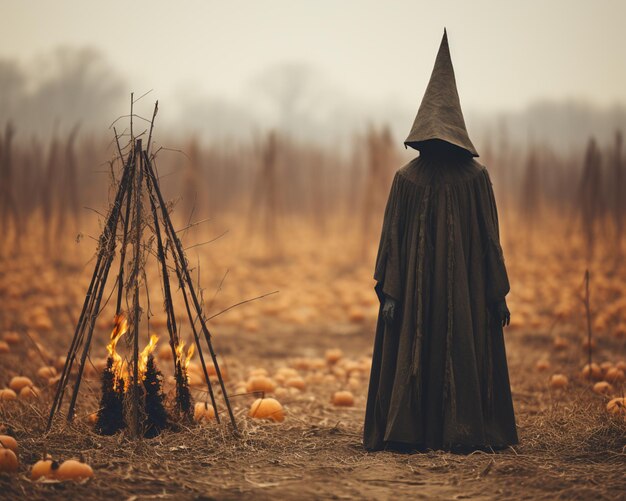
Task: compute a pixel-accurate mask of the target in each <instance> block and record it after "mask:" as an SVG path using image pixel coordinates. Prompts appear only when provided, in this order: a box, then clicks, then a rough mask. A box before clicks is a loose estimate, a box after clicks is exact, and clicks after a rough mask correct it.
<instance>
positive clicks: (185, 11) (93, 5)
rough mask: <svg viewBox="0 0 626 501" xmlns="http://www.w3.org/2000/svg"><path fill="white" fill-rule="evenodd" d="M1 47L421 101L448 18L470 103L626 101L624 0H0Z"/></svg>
mask: <svg viewBox="0 0 626 501" xmlns="http://www.w3.org/2000/svg"><path fill="white" fill-rule="evenodd" d="M0 5H1V12H0V56H1V57H19V58H20V59H24V60H28V59H32V58H33V57H34V56H36V55H38V54H42V53H44V52H46V51H48V50H49V49H51V48H52V47H55V46H58V45H70V46H86V45H90V46H95V47H97V48H99V49H101V50H102V51H103V53H104V54H105V56H106V57H107V58H108V59H109V60H110V61H111V63H112V64H113V65H114V66H115V67H117V68H118V69H119V70H120V72H121V73H122V75H124V76H125V78H126V79H127V81H128V82H129V84H130V86H131V87H132V88H133V89H134V90H135V91H137V92H140V91H141V90H144V89H150V88H154V89H155V91H156V94H157V95H159V96H161V97H162V96H170V95H172V93H175V92H181V91H184V92H188V91H190V90H194V91H197V92H200V93H206V94H209V95H220V96H224V97H226V98H230V99H237V97H238V96H240V95H241V94H242V93H244V92H247V90H248V87H249V85H250V82H251V80H252V79H254V77H255V75H258V74H259V73H261V72H262V71H263V70H264V69H265V68H267V67H270V66H272V65H276V64H281V63H285V62H299V63H305V64H307V65H310V66H311V67H313V68H315V69H316V70H318V71H319V73H320V74H321V75H323V76H324V78H325V79H326V80H327V81H328V83H329V85H332V86H333V87H335V88H337V89H338V90H339V91H343V92H345V93H347V94H349V95H350V96H352V97H357V98H358V99H364V100H372V101H374V100H375V101H378V102H385V101H394V102H400V103H415V106H417V104H418V103H419V100H420V99H421V97H422V94H423V91H424V88H425V85H426V83H427V81H428V77H429V75H430V70H431V68H432V63H433V61H434V57H435V54H436V50H437V47H438V44H439V42H440V38H441V34H442V31H443V27H444V26H446V27H447V28H448V34H449V39H450V45H451V51H452V57H453V62H454V64H455V68H456V73H457V80H458V83H459V88H460V89H459V90H460V94H461V101H462V104H463V105H464V107H465V108H466V109H470V110H484V111H491V110H502V109H507V110H510V109H519V108H522V107H524V106H525V105H527V104H528V103H530V102H532V101H534V100H537V99H540V98H554V99H565V98H574V99H586V100H589V101H591V102H593V103H596V104H600V105H610V104H614V103H615V102H622V103H624V102H626V57H625V56H626V54H625V48H626V29H625V23H626V2H623V1H619V0H616V1H608V0H604V1H603V0H594V1H573V0H551V1H532V0H531V1H525V2H514V1H500V0H497V1H496V0H494V1H484V0H482V1H476V0H474V1H471V2H468V1H458V2H442V1H437V2H435V1H431V2H421V1H416V0H415V1H384V2H383V1H367V0H341V1H337V0H316V1H310V2H305V1H292V0H272V1H259V0H251V1H237V0H235V1H233V0H229V1H222V2H214V1H208V0H203V1H183V2H173V1H156V0H149V1H137V0H133V1H132V2H128V1H123V2H122V1H119V2H118V1H108V2H85V1H83V0H54V1H45V2H42V1H34V0H0Z"/></svg>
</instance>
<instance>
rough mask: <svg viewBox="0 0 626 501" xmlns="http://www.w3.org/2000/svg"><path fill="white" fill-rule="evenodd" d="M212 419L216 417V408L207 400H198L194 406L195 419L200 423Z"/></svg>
mask: <svg viewBox="0 0 626 501" xmlns="http://www.w3.org/2000/svg"><path fill="white" fill-rule="evenodd" d="M211 419H215V409H213V406H212V405H211V404H209V403H206V402H196V405H195V406H194V408H193V420H194V421H196V422H197V423H200V422H203V421H210V420H211Z"/></svg>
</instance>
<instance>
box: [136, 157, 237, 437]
mask: <svg viewBox="0 0 626 501" xmlns="http://www.w3.org/2000/svg"><path fill="white" fill-rule="evenodd" d="M143 156H144V168H145V169H146V173H147V175H148V176H149V177H150V179H151V181H152V186H153V188H154V192H155V194H156V196H157V198H158V200H159V205H160V207H161V213H162V216H163V222H164V224H165V225H166V227H167V229H168V230H169V233H170V237H171V239H172V242H173V243H174V251H175V252H177V253H178V260H179V262H180V266H181V268H182V272H183V278H184V279H185V282H186V283H187V287H188V289H189V294H190V295H191V299H192V301H193V305H194V308H195V310H196V313H197V315H198V317H199V318H200V324H201V326H202V331H203V333H204V338H205V341H206V344H207V347H208V348H209V353H210V354H211V359H212V360H213V365H214V367H215V373H216V375H217V379H218V381H219V384H220V388H221V390H222V395H223V397H224V402H225V403H226V408H227V410H228V415H229V417H230V421H231V424H232V426H233V429H234V430H235V432H238V430H237V423H236V421H235V416H234V414H233V410H232V407H231V405H230V400H229V398H228V392H227V391H226V386H225V385H224V379H223V377H222V373H221V371H220V367H219V363H218V361H217V355H216V353H215V350H214V349H213V343H212V342H211V333H210V332H209V329H208V327H207V325H206V321H205V318H204V315H203V313H202V307H201V306H200V302H199V301H198V296H197V295H196V291H195V288H194V286H193V281H192V280H191V274H190V273H189V269H188V267H187V260H186V257H185V252H184V250H183V246H182V244H181V242H180V239H179V238H178V236H177V235H176V230H175V229H174V225H173V224H172V220H171V218H170V215H169V213H168V211H167V207H166V205H165V200H164V199H163V195H162V194H161V190H160V188H159V181H158V179H157V177H156V174H155V173H154V169H153V168H152V163H151V162H150V159H149V158H148V155H147V154H146V153H145V152H144V153H143Z"/></svg>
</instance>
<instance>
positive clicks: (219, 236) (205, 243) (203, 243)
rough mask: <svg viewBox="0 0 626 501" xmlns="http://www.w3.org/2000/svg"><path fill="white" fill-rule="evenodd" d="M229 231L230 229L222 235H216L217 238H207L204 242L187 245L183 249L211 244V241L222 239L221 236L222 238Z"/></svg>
mask: <svg viewBox="0 0 626 501" xmlns="http://www.w3.org/2000/svg"><path fill="white" fill-rule="evenodd" d="M229 231H230V230H226V231H225V232H224V233H222V234H221V235H218V236H217V237H215V238H212V239H211V240H207V241H206V242H202V243H199V244H193V245H190V246H189V247H185V248H184V249H183V250H186V251H187V250H189V249H193V248H194V247H199V246H201V245H207V244H210V243H212V242H215V241H216V240H219V239H220V238H222V237H223V236H224V235H226V234H227V233H228V232H229Z"/></svg>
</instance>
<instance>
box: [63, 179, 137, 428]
mask: <svg viewBox="0 0 626 501" xmlns="http://www.w3.org/2000/svg"><path fill="white" fill-rule="evenodd" d="M124 177H126V178H127V179H126V182H132V179H128V176H127V171H126V172H124ZM125 191H126V183H123V184H120V188H119V191H118V197H117V200H116V201H115V204H114V206H113V209H112V210H111V217H110V219H109V221H108V223H109V224H108V225H107V227H106V228H105V230H104V232H103V234H102V238H103V241H104V242H106V252H105V254H104V258H105V262H104V267H103V270H102V274H101V276H100V278H99V282H98V287H99V290H98V292H97V296H96V300H95V304H94V307H93V310H92V311H91V312H90V315H89V318H88V321H89V324H88V331H87V340H86V342H85V345H84V347H83V353H82V355H81V359H80V364H79V366H78V374H77V375H76V382H75V383H74V390H73V392H72V398H71V400H70V406H69V409H68V412H67V420H68V421H71V420H72V418H73V417H74V407H75V406H76V398H77V397H78V390H79V388H80V383H81V380H82V376H83V371H84V369H85V361H86V360H87V355H88V354H89V347H90V346H91V338H92V336H93V330H94V327H95V322H96V318H95V315H94V312H98V311H99V310H100V302H101V301H102V296H103V294H104V289H105V286H106V282H107V279H108V276H109V270H110V269H111V264H112V263H113V258H114V257H115V247H116V240H115V235H116V233H117V224H118V222H119V219H120V210H121V206H122V199H123V196H124V192H125ZM59 405H60V402H59Z"/></svg>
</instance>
